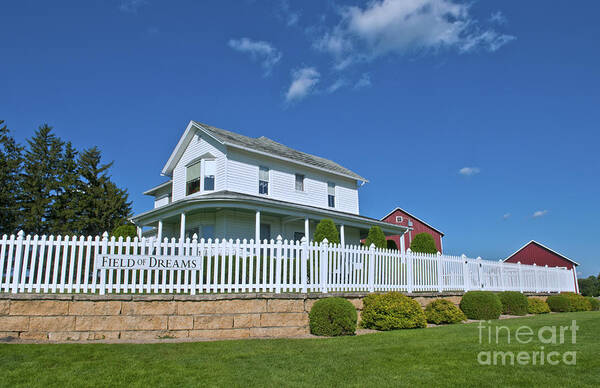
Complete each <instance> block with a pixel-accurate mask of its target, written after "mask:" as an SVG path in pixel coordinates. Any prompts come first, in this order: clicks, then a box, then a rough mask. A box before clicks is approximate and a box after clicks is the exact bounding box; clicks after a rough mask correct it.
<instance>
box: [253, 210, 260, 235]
mask: <svg viewBox="0 0 600 388" xmlns="http://www.w3.org/2000/svg"><path fill="white" fill-rule="evenodd" d="M259 241H260V211H258V210H257V211H256V225H255V227H254V242H256V243H258V242H259Z"/></svg>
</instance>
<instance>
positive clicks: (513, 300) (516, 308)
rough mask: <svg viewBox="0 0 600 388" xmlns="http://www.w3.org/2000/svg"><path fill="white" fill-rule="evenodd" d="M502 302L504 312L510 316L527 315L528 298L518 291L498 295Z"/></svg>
mask: <svg viewBox="0 0 600 388" xmlns="http://www.w3.org/2000/svg"><path fill="white" fill-rule="evenodd" d="M498 297H499V298H500V302H502V312H503V313H504V314H509V315H525V314H527V307H528V303H527V297H526V296H525V295H523V294H521V293H520V292H518V291H504V292H501V293H499V294H498Z"/></svg>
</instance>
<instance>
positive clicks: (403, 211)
mask: <svg viewBox="0 0 600 388" xmlns="http://www.w3.org/2000/svg"><path fill="white" fill-rule="evenodd" d="M398 210H399V211H401V212H402V213H404V214H406V215H408V216H410V217H412V218H414V219H415V220H417V221H419V222H420V223H422V224H423V225H427V226H428V227H430V228H431V229H433V230H435V231H436V232H438V233H439V234H440V235H442V236H444V232H442V231H441V230H439V229H437V228H434V227H433V226H431V225H429V224H428V223H427V222H425V221H423V220H422V219H420V218H419V217H415V216H414V215H412V214H410V213H409V212H407V211H406V210H404V209H402V208H399V207H396V208H394V210H392V211H391V212H389V213H388V214H386V215H385V216H383V217H381V220H382V221H383V220H384V219H386V218H388V217H389V216H391V215H392V214H394V212H395V211H398Z"/></svg>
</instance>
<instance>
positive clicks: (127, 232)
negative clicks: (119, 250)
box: [111, 222, 137, 239]
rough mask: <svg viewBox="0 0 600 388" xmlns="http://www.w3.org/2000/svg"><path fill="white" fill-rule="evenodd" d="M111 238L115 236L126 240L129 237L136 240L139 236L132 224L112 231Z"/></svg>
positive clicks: (120, 226)
mask: <svg viewBox="0 0 600 388" xmlns="http://www.w3.org/2000/svg"><path fill="white" fill-rule="evenodd" d="M111 236H115V237H116V238H119V237H123V238H124V239H125V238H127V237H131V238H134V237H136V236H137V228H136V227H135V225H134V224H132V223H131V222H129V223H127V224H125V225H119V226H117V227H116V228H115V229H114V230H113V231H112V233H111Z"/></svg>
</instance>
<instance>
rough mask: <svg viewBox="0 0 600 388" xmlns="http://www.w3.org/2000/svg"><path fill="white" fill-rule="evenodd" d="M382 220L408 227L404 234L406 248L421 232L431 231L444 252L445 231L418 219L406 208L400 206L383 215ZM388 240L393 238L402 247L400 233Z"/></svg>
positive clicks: (437, 244) (437, 245)
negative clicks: (443, 239)
mask: <svg viewBox="0 0 600 388" xmlns="http://www.w3.org/2000/svg"><path fill="white" fill-rule="evenodd" d="M381 221H384V222H389V223H390V224H396V225H402V226H406V227H407V228H408V232H406V233H405V234H404V246H405V248H406V249H408V248H409V247H410V243H411V242H412V239H413V238H414V237H415V236H416V235H417V234H419V233H424V232H425V233H429V234H430V235H431V236H432V237H433V241H435V247H436V248H437V250H438V251H439V252H443V250H442V249H443V245H442V237H444V233H442V232H440V231H439V230H437V229H436V228H434V227H433V226H431V225H429V224H427V223H426V222H425V221H423V220H420V219H418V218H417V217H415V216H413V215H412V214H410V213H409V212H407V211H406V210H403V209H400V208H399V207H397V208H395V209H394V210H392V211H391V212H390V213H388V215H386V216H385V217H383V218H382V219H381ZM387 240H392V241H394V242H395V243H396V246H397V247H398V249H400V235H394V236H387Z"/></svg>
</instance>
